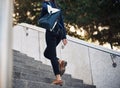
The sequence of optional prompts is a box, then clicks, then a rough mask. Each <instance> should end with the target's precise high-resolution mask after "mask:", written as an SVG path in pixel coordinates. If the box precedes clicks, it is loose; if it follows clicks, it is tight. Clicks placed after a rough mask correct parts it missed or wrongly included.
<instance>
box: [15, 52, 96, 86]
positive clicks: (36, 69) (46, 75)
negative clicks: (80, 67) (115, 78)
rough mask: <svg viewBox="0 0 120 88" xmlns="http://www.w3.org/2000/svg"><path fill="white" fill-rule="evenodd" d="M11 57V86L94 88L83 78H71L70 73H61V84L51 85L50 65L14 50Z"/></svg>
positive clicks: (52, 78)
mask: <svg viewBox="0 0 120 88" xmlns="http://www.w3.org/2000/svg"><path fill="white" fill-rule="evenodd" d="M13 57H14V64H13V88H96V87H95V86H94V85H87V84H84V83H83V80H80V79H75V78H72V77H71V75H70V74H64V75H63V77H62V79H63V80H64V85H63V86H58V85H52V84H51V82H52V81H53V80H54V78H55V77H54V74H53V72H52V68H51V66H48V65H45V64H43V63H42V62H40V61H36V60H34V58H31V57H29V56H27V55H26V54H23V53H20V52H19V51H15V50H13Z"/></svg>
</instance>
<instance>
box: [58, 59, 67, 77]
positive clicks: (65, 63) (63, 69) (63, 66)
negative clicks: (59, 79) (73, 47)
mask: <svg viewBox="0 0 120 88" xmlns="http://www.w3.org/2000/svg"><path fill="white" fill-rule="evenodd" d="M59 66H60V75H61V76H62V75H63V74H64V73H65V67H66V66H67V62H66V61H64V60H63V61H62V62H61V63H60V65H59Z"/></svg>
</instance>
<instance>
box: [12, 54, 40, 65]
mask: <svg viewBox="0 0 120 88" xmlns="http://www.w3.org/2000/svg"><path fill="white" fill-rule="evenodd" d="M13 60H14V61H17V62H20V63H25V64H27V63H33V62H34V63H35V64H37V65H38V64H39V63H42V62H41V61H37V60H35V59H34V58H32V57H29V56H27V55H26V54H22V53H18V54H14V56H13Z"/></svg>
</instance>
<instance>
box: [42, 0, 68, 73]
mask: <svg viewBox="0 0 120 88" xmlns="http://www.w3.org/2000/svg"><path fill="white" fill-rule="evenodd" d="M49 3H50V4H51V6H52V7H53V8H56V6H55V3H54V2H51V1H49V2H48V1H44V2H43V5H42V12H41V16H40V17H42V16H44V15H45V14H47V13H48V11H47V5H48V4H49ZM54 30H55V32H50V31H48V30H46V34H45V37H46V44H47V47H46V49H45V51H44V56H45V57H46V58H48V59H49V60H51V64H52V67H53V71H54V74H55V75H57V74H60V70H59V62H58V60H59V58H58V57H57V55H56V47H57V45H58V44H59V43H60V41H61V40H62V39H65V38H66V29H65V27H64V23H63V19H62V15H61V16H60V19H59V23H58V24H57V26H56V27H55V29H54Z"/></svg>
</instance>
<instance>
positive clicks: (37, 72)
mask: <svg viewBox="0 0 120 88" xmlns="http://www.w3.org/2000/svg"><path fill="white" fill-rule="evenodd" d="M13 70H14V72H22V73H26V74H31V75H36V76H39V77H51V78H54V77H55V76H54V73H53V72H52V71H47V70H44V69H39V70H38V69H27V68H21V67H17V66H14V67H13ZM62 78H63V79H64V80H70V79H71V75H69V74H64V75H63V76H62ZM80 82H81V81H80Z"/></svg>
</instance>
